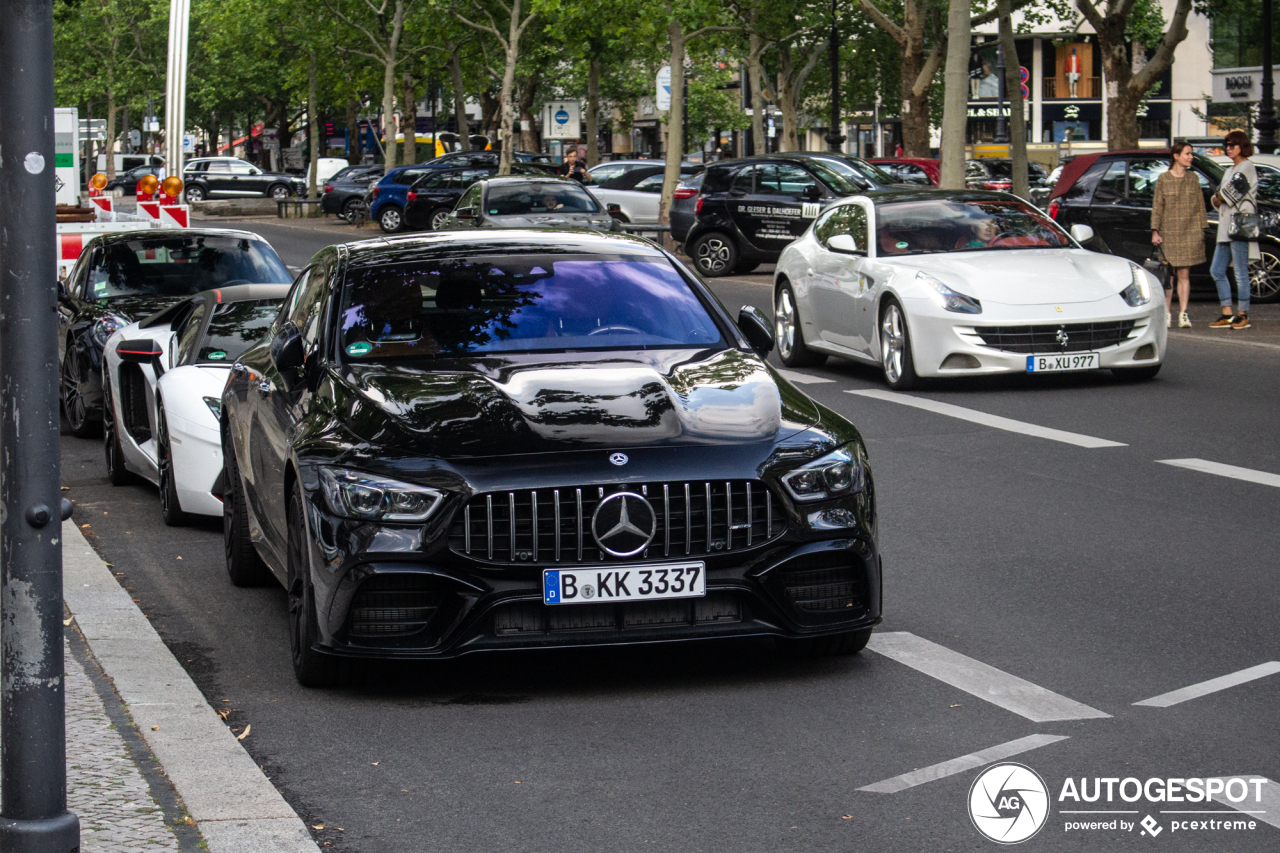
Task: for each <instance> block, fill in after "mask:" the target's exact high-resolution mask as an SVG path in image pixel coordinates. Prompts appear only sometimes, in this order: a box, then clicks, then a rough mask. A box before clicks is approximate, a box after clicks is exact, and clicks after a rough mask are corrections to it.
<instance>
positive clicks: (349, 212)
mask: <svg viewBox="0 0 1280 853" xmlns="http://www.w3.org/2000/svg"><path fill="white" fill-rule="evenodd" d="M360 203H361V202H360V199H358V198H349V199H347V200H346V202H344V203H343V205H342V212H341V213H339V214H338V217H339V218H340V219H345V220H346V221H347V222H349V223H351V224H353V225H354V224H355V221H356V210H357V209H358V208H359V207H360Z"/></svg>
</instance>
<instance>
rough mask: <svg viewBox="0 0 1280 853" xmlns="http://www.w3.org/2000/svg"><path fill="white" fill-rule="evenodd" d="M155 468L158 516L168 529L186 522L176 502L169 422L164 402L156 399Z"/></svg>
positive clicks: (176, 494) (184, 515)
mask: <svg viewBox="0 0 1280 853" xmlns="http://www.w3.org/2000/svg"><path fill="white" fill-rule="evenodd" d="M156 467H157V468H159V469H160V516H161V518H163V519H164V523H165V524H167V525H168V526H169V527H179V526H181V525H183V524H186V523H187V521H188V516H187V513H185V512H183V511H182V503H181V502H180V501H179V500H178V485H177V476H176V475H175V474H174V472H173V448H172V446H171V444H170V443H169V422H168V420H167V419H166V418H165V416H164V401H163V400H160V399H159V398H157V399H156Z"/></svg>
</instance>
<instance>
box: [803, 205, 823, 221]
mask: <svg viewBox="0 0 1280 853" xmlns="http://www.w3.org/2000/svg"><path fill="white" fill-rule="evenodd" d="M820 207H822V205H820V204H818V203H817V202H816V201H806V202H803V203H802V204H801V205H800V215H801V216H802V217H804V218H805V219H813V218H815V217H816V216H817V215H818V209H819V208H820Z"/></svg>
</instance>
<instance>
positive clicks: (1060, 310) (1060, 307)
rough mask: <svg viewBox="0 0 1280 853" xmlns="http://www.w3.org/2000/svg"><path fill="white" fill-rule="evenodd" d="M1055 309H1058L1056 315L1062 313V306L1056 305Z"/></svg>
mask: <svg viewBox="0 0 1280 853" xmlns="http://www.w3.org/2000/svg"><path fill="white" fill-rule="evenodd" d="M1055 307H1056V308H1057V309H1058V313H1059V314H1061V313H1062V306H1061V305H1058V306H1055Z"/></svg>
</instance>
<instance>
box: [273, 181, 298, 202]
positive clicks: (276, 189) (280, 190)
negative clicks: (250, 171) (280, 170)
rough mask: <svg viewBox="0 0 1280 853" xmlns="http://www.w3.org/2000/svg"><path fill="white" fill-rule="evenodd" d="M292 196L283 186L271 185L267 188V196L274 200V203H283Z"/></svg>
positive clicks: (287, 188) (291, 192) (290, 191)
mask: <svg viewBox="0 0 1280 853" xmlns="http://www.w3.org/2000/svg"><path fill="white" fill-rule="evenodd" d="M292 195H293V191H292V190H290V189H289V187H287V186H286V185H284V184H272V185H271V186H270V187H268V188H267V196H268V197H270V198H273V199H275V200H276V201H284V200H285V199H287V198H289V197H291V196H292Z"/></svg>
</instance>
